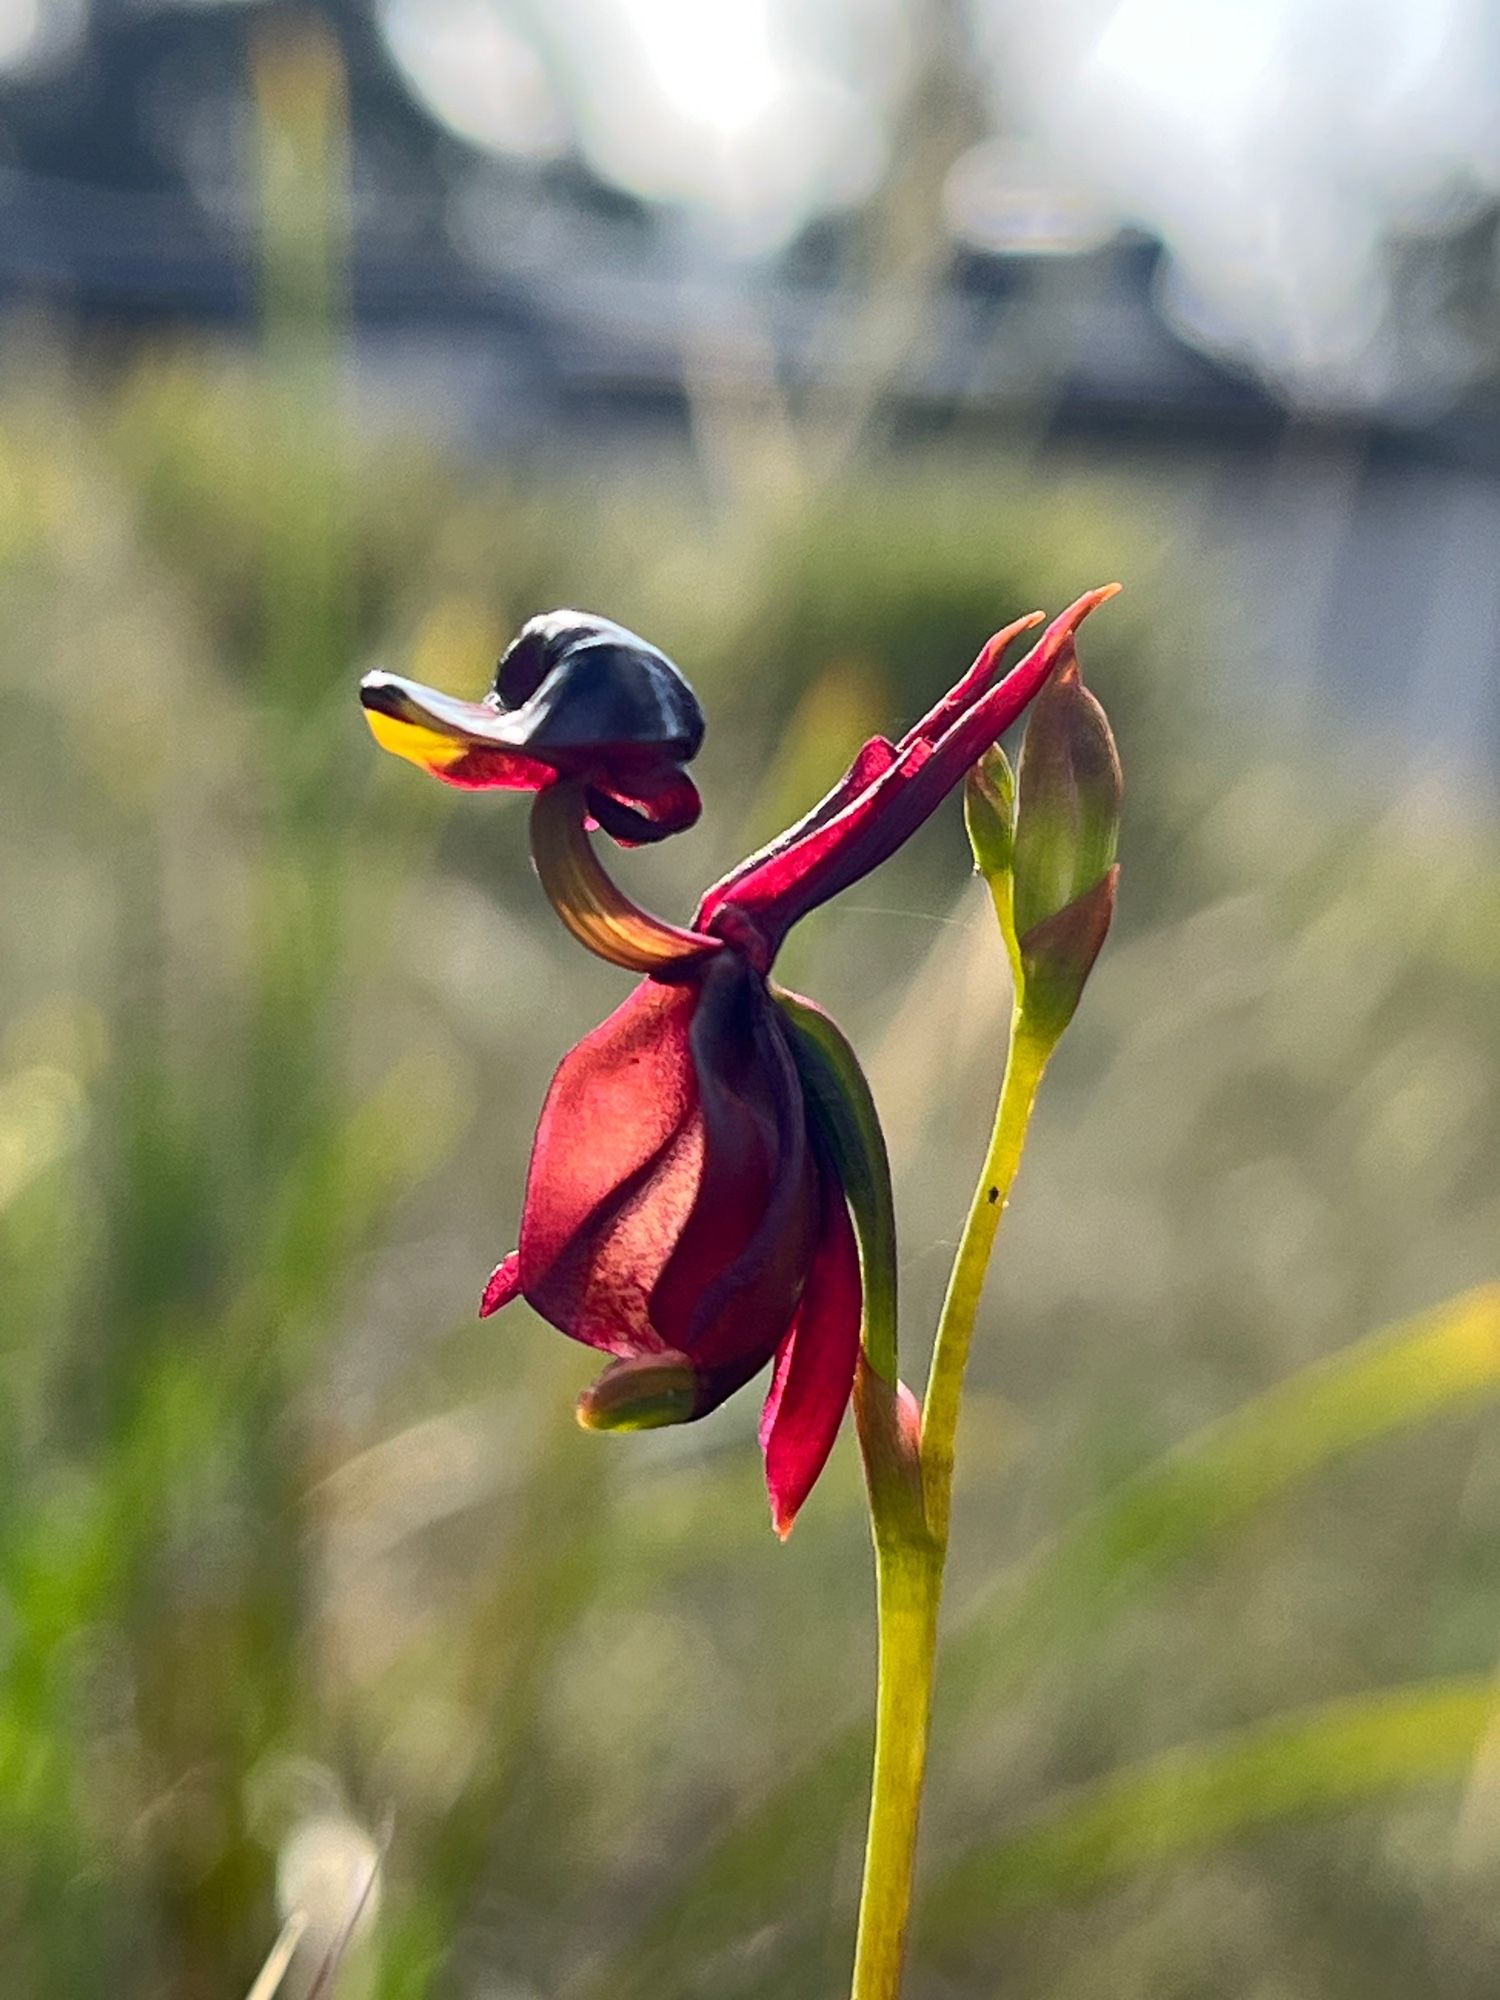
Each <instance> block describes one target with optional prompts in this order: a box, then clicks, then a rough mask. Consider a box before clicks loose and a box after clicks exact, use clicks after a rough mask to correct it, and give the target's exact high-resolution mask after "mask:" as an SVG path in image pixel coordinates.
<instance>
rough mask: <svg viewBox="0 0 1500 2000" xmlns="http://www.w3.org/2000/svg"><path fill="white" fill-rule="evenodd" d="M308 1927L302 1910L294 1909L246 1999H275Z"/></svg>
mask: <svg viewBox="0 0 1500 2000" xmlns="http://www.w3.org/2000/svg"><path fill="white" fill-rule="evenodd" d="M306 1929H307V1918H306V1916H305V1915H304V1913H303V1912H302V1911H301V1910H293V1912H292V1914H291V1915H290V1916H289V1917H288V1918H287V1920H286V1922H285V1923H284V1924H283V1925H282V1927H281V1936H280V1937H279V1938H277V1940H276V1942H275V1944H273V1945H272V1947H271V1955H270V1957H269V1958H268V1959H267V1960H266V1962H265V1964H264V1965H263V1966H262V1967H261V1969H260V1971H259V1972H258V1973H257V1974H256V1976H255V1984H254V1985H253V1986H252V1987H251V1988H250V1991H249V1992H248V1993H247V1994H246V1995H245V2000H275V1995H276V1994H277V1993H278V1992H279V1991H280V1989H281V1982H282V1980H283V1979H285V1977H286V1971H287V1967H288V1966H289V1965H290V1964H291V1962H292V1959H293V1957H294V1955H295V1953H296V1950H297V1947H298V1945H299V1944H300V1943H301V1942H302V1933H303V1932H304V1931H305V1930H306Z"/></svg>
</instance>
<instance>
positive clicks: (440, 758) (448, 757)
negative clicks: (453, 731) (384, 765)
mask: <svg viewBox="0 0 1500 2000" xmlns="http://www.w3.org/2000/svg"><path fill="white" fill-rule="evenodd" d="M365 721H366V722H368V723H369V725H370V734H371V735H372V736H373V737H374V738H375V741H376V742H377V743H378V744H379V745H380V747H381V749H382V750H389V751H390V752H391V754H392V755H393V756H396V757H404V758H405V759H406V761H407V763H408V764H416V765H417V766H419V768H420V769H422V770H424V771H446V770H447V769H448V767H449V766H450V765H451V764H456V763H457V762H458V760H459V759H460V757H462V756H464V755H465V753H466V752H467V750H468V748H469V746H468V744H467V743H464V742H463V741H462V740H461V739H460V738H458V737H457V736H446V735H443V734H442V733H441V732H440V731H438V730H436V729H428V728H426V727H424V725H423V724H422V723H420V722H408V721H407V720H406V719H405V718H404V717H402V716H399V715H387V714H386V713H385V712H384V711H383V710H381V709H378V708H368V707H367V708H366V709H365Z"/></svg>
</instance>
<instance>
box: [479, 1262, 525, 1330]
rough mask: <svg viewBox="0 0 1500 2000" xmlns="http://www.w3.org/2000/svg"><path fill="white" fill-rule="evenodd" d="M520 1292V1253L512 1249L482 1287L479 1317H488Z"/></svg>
mask: <svg viewBox="0 0 1500 2000" xmlns="http://www.w3.org/2000/svg"><path fill="white" fill-rule="evenodd" d="M520 1294H521V1253H520V1251H519V1250H512V1251H511V1253H510V1255H509V1256H508V1257H504V1258H502V1259H501V1261H500V1262H499V1263H498V1264H497V1265H496V1266H495V1268H494V1270H493V1271H491V1273H490V1281H489V1283H488V1284H487V1285H486V1286H485V1288H484V1297H483V1298H482V1299H481V1300H480V1301H479V1317H480V1318H481V1319H488V1318H489V1316H490V1314H491V1313H497V1312H499V1310H500V1308H501V1307H502V1306H508V1305H509V1304H510V1302H511V1300H512V1299H514V1298H519V1297H520Z"/></svg>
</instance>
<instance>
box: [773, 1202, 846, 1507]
mask: <svg viewBox="0 0 1500 2000" xmlns="http://www.w3.org/2000/svg"><path fill="white" fill-rule="evenodd" d="M821 1197H822V1198H821V1203H820V1215H819V1237H818V1246H817V1249H816V1251H815V1252H814V1253H813V1263H812V1269H811V1270H810V1271H809V1273H808V1278H807V1289H806V1291H805V1292H804V1293H803V1294H802V1302H801V1304H800V1305H799V1306H798V1308H797V1316H796V1318H795V1319H794V1320H793V1322H792V1329H791V1332H790V1333H788V1335H787V1337H786V1339H785V1340H784V1341H783V1342H782V1343H781V1347H780V1349H779V1350H778V1352H777V1356H776V1372H775V1374H774V1375H773V1376H772V1378H771V1391H770V1394H769V1395H768V1396H767V1397H766V1402H765V1408H764V1409H763V1410H762V1411H761V1418H760V1445H761V1450H762V1451H763V1452H764V1453H765V1458H766V1489H767V1492H768V1493H769V1495H770V1500H771V1521H772V1524H773V1526H774V1527H775V1529H776V1533H777V1534H778V1535H779V1536H780V1538H781V1540H782V1541H785V1540H786V1538H787V1536H788V1535H789V1534H790V1533H791V1532H792V1527H793V1524H794V1523H795V1521H796V1519H797V1514H798V1511H799V1510H800V1508H801V1506H802V1503H803V1501H804V1500H805V1499H806V1498H807V1496H808V1494H809V1493H811V1491H812V1489H813V1487H814V1485H815V1484H816V1483H817V1479H818V1475H819V1473H820V1472H821V1471H822V1470H823V1467H824V1466H825V1465H826V1464H827V1462H828V1454H829V1453H830V1452H831V1451H832V1450H833V1441H834V1439H835V1438H836V1437H837V1436H838V1434H839V1425H840V1424H841V1423H842V1422H843V1420H844V1411H845V1410H846V1409H847V1408H848V1406H849V1395H850V1391H851V1390H852V1389H853V1387H854V1371H855V1368H856V1366H857V1365H858V1362H859V1326H860V1317H861V1313H862V1308H863V1292H862V1289H861V1284H860V1271H859V1250H858V1247H857V1245H856V1243H855V1239H854V1226H853V1224H852V1223H851V1222H850V1220H849V1210H848V1207H847V1206H846V1204H845V1201H844V1191H843V1188H842V1187H841V1186H840V1185H839V1183H838V1181H837V1179H836V1178H834V1177H833V1176H832V1175H829V1176H827V1177H826V1178H825V1180H824V1182H823V1185H822V1189H821Z"/></svg>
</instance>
